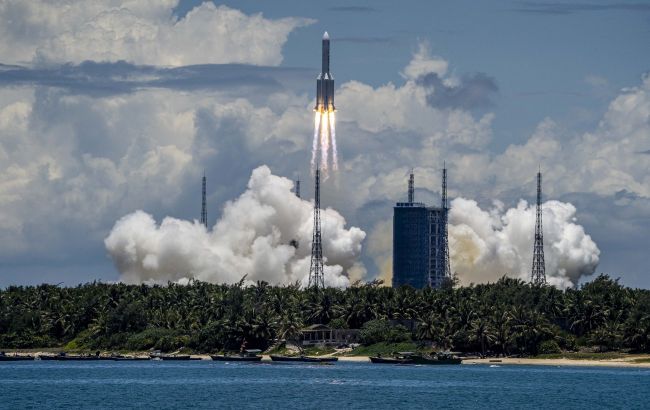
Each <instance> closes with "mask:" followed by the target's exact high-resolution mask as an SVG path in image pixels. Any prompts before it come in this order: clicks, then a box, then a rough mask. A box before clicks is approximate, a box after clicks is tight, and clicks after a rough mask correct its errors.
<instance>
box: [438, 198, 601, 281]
mask: <svg viewBox="0 0 650 410" xmlns="http://www.w3.org/2000/svg"><path fill="white" fill-rule="evenodd" d="M542 209H543V233H544V257H545V261H546V278H547V281H548V282H549V283H550V284H551V285H554V286H557V287H560V288H566V287H570V286H574V285H576V284H577V283H578V282H579V280H580V278H581V277H582V276H588V275H591V274H593V273H594V271H595V270H596V267H597V266H598V258H599V255H600V250H599V249H598V246H596V244H595V243H594V241H593V240H592V239H591V237H590V236H589V235H587V234H586V233H585V231H584V229H583V227H582V226H580V225H578V224H576V223H575V222H576V218H575V213H576V208H575V207H574V206H573V205H572V204H570V203H563V202H559V201H547V202H545V203H544V204H543V208H542ZM534 230H535V205H534V204H532V205H529V204H528V203H527V202H526V201H524V200H521V201H519V203H518V204H517V207H516V208H510V209H508V210H504V206H503V204H502V203H500V202H498V201H495V203H494V206H493V207H492V209H490V210H488V211H484V210H482V209H480V208H479V206H478V204H477V203H476V202H475V201H473V200H468V199H464V198H457V199H454V200H453V201H452V205H451V209H450V212H449V252H450V257H451V262H452V267H451V268H452V271H455V272H457V273H458V276H459V278H460V280H461V283H464V284H468V283H471V282H474V283H481V282H488V281H491V282H493V281H495V280H497V279H498V278H499V277H501V276H503V275H504V274H506V275H508V276H513V277H518V278H521V279H523V280H526V281H527V280H530V271H531V264H532V258H533V256H532V255H533V232H534Z"/></svg>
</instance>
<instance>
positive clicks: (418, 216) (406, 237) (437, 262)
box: [392, 172, 450, 289]
mask: <svg viewBox="0 0 650 410" xmlns="http://www.w3.org/2000/svg"><path fill="white" fill-rule="evenodd" d="M443 175H444V183H443V186H444V189H443V191H444V192H443V204H446V172H445V173H444V174H443ZM413 181H414V178H413V173H411V175H410V178H409V194H408V202H398V203H396V204H395V207H394V208H393V283H392V285H393V287H399V286H402V285H409V286H413V287H414V288H416V289H422V288H425V287H428V286H430V287H433V288H439V287H440V286H442V284H443V283H444V281H445V280H446V279H447V278H449V277H450V272H449V265H448V260H449V258H448V250H447V240H446V238H447V229H446V228H447V225H446V221H447V208H446V206H444V207H440V208H437V207H427V206H426V205H425V204H423V203H421V202H414V200H413V199H414V187H413V183H414V182H413Z"/></svg>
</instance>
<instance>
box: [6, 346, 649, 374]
mask: <svg viewBox="0 0 650 410" xmlns="http://www.w3.org/2000/svg"><path fill="white" fill-rule="evenodd" d="M60 351H62V350H60V349H16V350H9V349H7V350H5V353H6V354H7V355H17V356H28V355H31V356H39V355H41V356H49V355H54V354H56V353H57V352H60ZM106 353H107V352H102V354H106ZM71 354H73V355H74V354H81V353H71ZM122 354H124V355H125V356H133V357H144V356H149V352H126V353H124V352H123V353H122ZM190 356H191V357H193V358H200V359H201V360H212V359H211V357H210V354H207V353H201V354H190ZM262 356H263V359H262V361H264V362H270V361H271V358H270V356H269V355H268V354H263V355H262ZM329 356H331V355H324V356H322V357H329ZM337 357H338V358H339V361H341V362H349V363H370V359H369V356H337ZM462 364H463V365H496V366H510V365H514V366H517V365H525V366H584V367H622V368H641V369H650V355H632V356H629V357H623V358H615V359H571V358H554V359H550V358H511V357H503V358H486V359H463V362H462Z"/></svg>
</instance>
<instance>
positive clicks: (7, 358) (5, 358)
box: [0, 352, 34, 362]
mask: <svg viewBox="0 0 650 410" xmlns="http://www.w3.org/2000/svg"><path fill="white" fill-rule="evenodd" d="M25 360H34V356H29V355H27V356H19V355H17V354H13V355H8V354H5V352H0V362H18V361H25Z"/></svg>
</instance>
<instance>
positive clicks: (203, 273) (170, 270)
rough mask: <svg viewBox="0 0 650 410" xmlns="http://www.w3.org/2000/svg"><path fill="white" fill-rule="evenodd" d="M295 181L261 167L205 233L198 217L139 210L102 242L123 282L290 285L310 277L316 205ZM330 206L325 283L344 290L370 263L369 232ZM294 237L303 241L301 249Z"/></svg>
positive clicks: (326, 225)
mask: <svg viewBox="0 0 650 410" xmlns="http://www.w3.org/2000/svg"><path fill="white" fill-rule="evenodd" d="M292 186H293V183H292V182H291V181H290V180H288V179H286V178H281V177H278V176H275V175H272V174H271V171H270V169H269V168H268V167H266V166H261V167H258V168H256V169H255V170H254V171H253V173H252V175H251V178H250V180H249V181H248V189H247V191H246V192H244V193H243V194H242V195H241V196H240V197H239V198H237V199H236V200H234V201H232V202H228V203H227V204H226V206H225V209H224V211H223V215H222V217H221V218H220V219H219V220H218V221H217V223H216V224H215V225H214V227H213V228H212V230H210V231H206V229H205V228H204V226H203V225H201V224H199V223H198V222H197V221H196V220H194V221H193V222H190V221H184V220H180V219H176V218H172V217H166V218H165V219H163V221H162V223H161V224H160V225H159V226H158V225H157V224H156V222H155V220H154V219H153V217H152V216H151V215H149V214H146V213H144V212H142V211H137V212H135V213H132V214H129V215H127V216H125V217H123V218H122V219H120V220H119V221H118V222H117V223H116V224H115V226H114V227H113V230H112V231H111V233H110V235H109V236H108V237H107V238H106V240H105V245H106V249H107V250H108V252H109V254H110V256H111V258H112V259H113V262H114V263H115V266H116V267H117V269H118V270H119V271H120V273H121V275H122V276H121V277H120V279H121V280H123V281H125V282H127V283H140V282H157V283H161V282H162V283H165V282H167V281H184V280H186V279H190V278H195V279H199V280H202V281H208V282H214V283H234V282H237V281H239V280H240V279H241V278H242V277H243V276H244V275H246V280H247V281H248V283H251V282H252V283H254V282H256V281H266V282H269V283H271V284H278V285H280V284H290V283H294V282H301V283H302V284H303V285H304V284H306V282H307V279H308V272H309V264H310V251H311V235H312V227H313V204H312V203H310V202H308V201H305V200H302V199H300V198H298V197H296V196H295V195H294V194H293V193H292V192H291V189H292ZM345 224H346V222H345V219H344V218H343V217H342V216H341V215H340V214H339V213H338V212H336V211H335V210H333V209H330V208H328V209H325V210H323V211H322V230H323V233H324V234H323V253H324V255H326V257H325V284H326V286H334V287H346V286H348V285H349V283H350V277H352V278H353V279H354V278H359V277H361V276H363V275H364V274H365V268H364V267H363V266H362V265H361V264H359V263H358V261H357V258H358V256H359V254H360V253H361V242H362V241H363V239H364V238H365V236H366V234H365V233H364V232H363V231H362V230H360V229H359V228H356V227H351V228H349V229H346V228H345ZM292 241H297V242H298V247H297V248H296V247H295V246H294V245H292Z"/></svg>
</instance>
